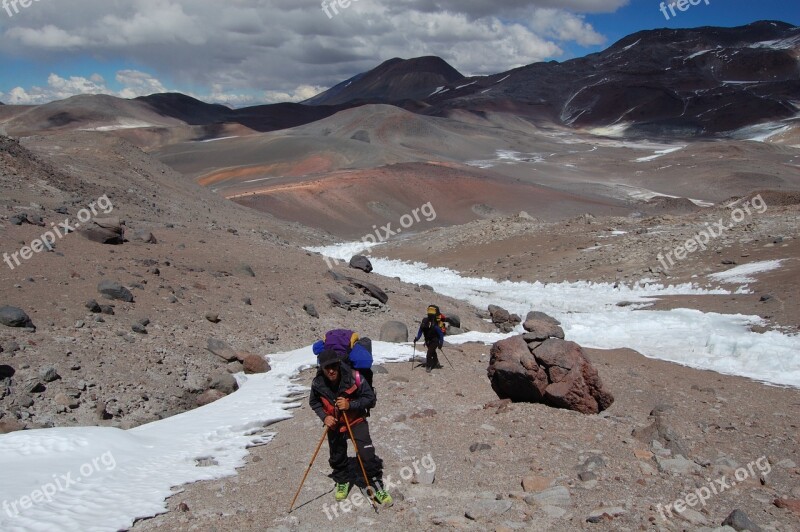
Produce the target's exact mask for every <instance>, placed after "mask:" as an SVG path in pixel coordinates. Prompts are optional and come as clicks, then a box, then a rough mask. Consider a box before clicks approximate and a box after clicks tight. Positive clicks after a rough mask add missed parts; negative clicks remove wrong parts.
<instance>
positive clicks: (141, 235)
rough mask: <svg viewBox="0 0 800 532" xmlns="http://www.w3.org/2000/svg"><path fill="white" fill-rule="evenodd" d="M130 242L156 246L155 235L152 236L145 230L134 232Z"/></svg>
mask: <svg viewBox="0 0 800 532" xmlns="http://www.w3.org/2000/svg"><path fill="white" fill-rule="evenodd" d="M131 240H132V241H134V242H143V243H145V244H158V240H157V239H156V237H155V235H153V233H151V232H150V231H148V230H147V229H138V230H136V231H134V233H133V237H131Z"/></svg>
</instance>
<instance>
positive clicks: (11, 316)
mask: <svg viewBox="0 0 800 532" xmlns="http://www.w3.org/2000/svg"><path fill="white" fill-rule="evenodd" d="M0 324H3V325H5V326H6V327H15V328H28V329H35V328H36V327H35V326H34V325H33V322H32V321H31V318H30V316H28V314H27V313H26V312H25V311H24V310H22V309H21V308H18V307H11V306H7V305H6V306H4V307H0Z"/></svg>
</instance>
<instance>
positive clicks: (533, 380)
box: [488, 333, 614, 414]
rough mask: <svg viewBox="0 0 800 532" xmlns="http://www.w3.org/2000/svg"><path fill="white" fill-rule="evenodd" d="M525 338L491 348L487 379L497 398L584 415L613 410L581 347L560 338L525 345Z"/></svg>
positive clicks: (513, 339)
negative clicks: (532, 403) (533, 403)
mask: <svg viewBox="0 0 800 532" xmlns="http://www.w3.org/2000/svg"><path fill="white" fill-rule="evenodd" d="M528 334H530V333H528ZM526 336H528V335H519V336H514V337H511V338H508V339H506V340H501V341H500V342H497V343H495V344H494V345H493V346H492V350H491V359H490V360H489V369H488V376H489V380H490V381H491V384H492V389H493V390H494V391H495V393H497V395H498V397H500V398H501V399H505V398H508V399H511V400H512V401H525V402H540V403H544V404H547V405H549V406H553V407H557V408H566V409H568V410H575V411H577V412H582V413H584V414H597V413H599V412H602V411H603V410H605V409H606V408H608V407H609V406H611V404H612V403H613V402H614V397H613V396H612V395H611V393H610V392H609V391H608V390H607V389H606V388H605V387H604V386H603V383H602V381H601V380H600V377H599V375H598V374H597V370H596V369H595V368H594V366H592V363H591V362H590V361H589V359H588V358H587V357H586V355H585V354H584V352H583V350H582V349H581V347H580V346H579V345H578V344H576V343H575V342H567V341H564V340H561V339H558V338H550V339H548V340H545V341H544V342H543V343H538V342H531V343H526Z"/></svg>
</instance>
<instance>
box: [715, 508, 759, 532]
mask: <svg viewBox="0 0 800 532" xmlns="http://www.w3.org/2000/svg"><path fill="white" fill-rule="evenodd" d="M722 526H729V527H731V528H733V529H734V530H736V531H738V532H741V531H743V530H749V531H750V532H762V529H761V527H760V526H758V525H757V524H755V523H753V522H752V521H751V520H750V518H749V517H748V516H747V514H746V513H744V512H743V511H741V510H739V509H736V510H734V511H732V512H731V513H730V515H729V516H728V517H726V518H725V520H724V521H723V522H722Z"/></svg>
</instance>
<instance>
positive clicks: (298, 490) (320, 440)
mask: <svg viewBox="0 0 800 532" xmlns="http://www.w3.org/2000/svg"><path fill="white" fill-rule="evenodd" d="M327 434H328V426H327V425H325V430H324V431H322V437H321V438H320V439H319V443H318V444H317V450H316V451H314V456H312V457H311V462H310V463H309V464H308V467H307V468H306V474H305V475H303V480H302V481H301V482H300V487H298V488H297V493H295V494H294V499H292V504H291V505H290V506H289V513H292V508H294V503H295V502H296V501H297V496H298V495H300V490H301V489H303V484H304V483H305V481H306V477H307V476H308V472H309V471H311V466H312V465H313V464H314V460H316V459H317V454H319V449H320V447H322V441H323V440H324V439H325V436H326V435H327Z"/></svg>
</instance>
